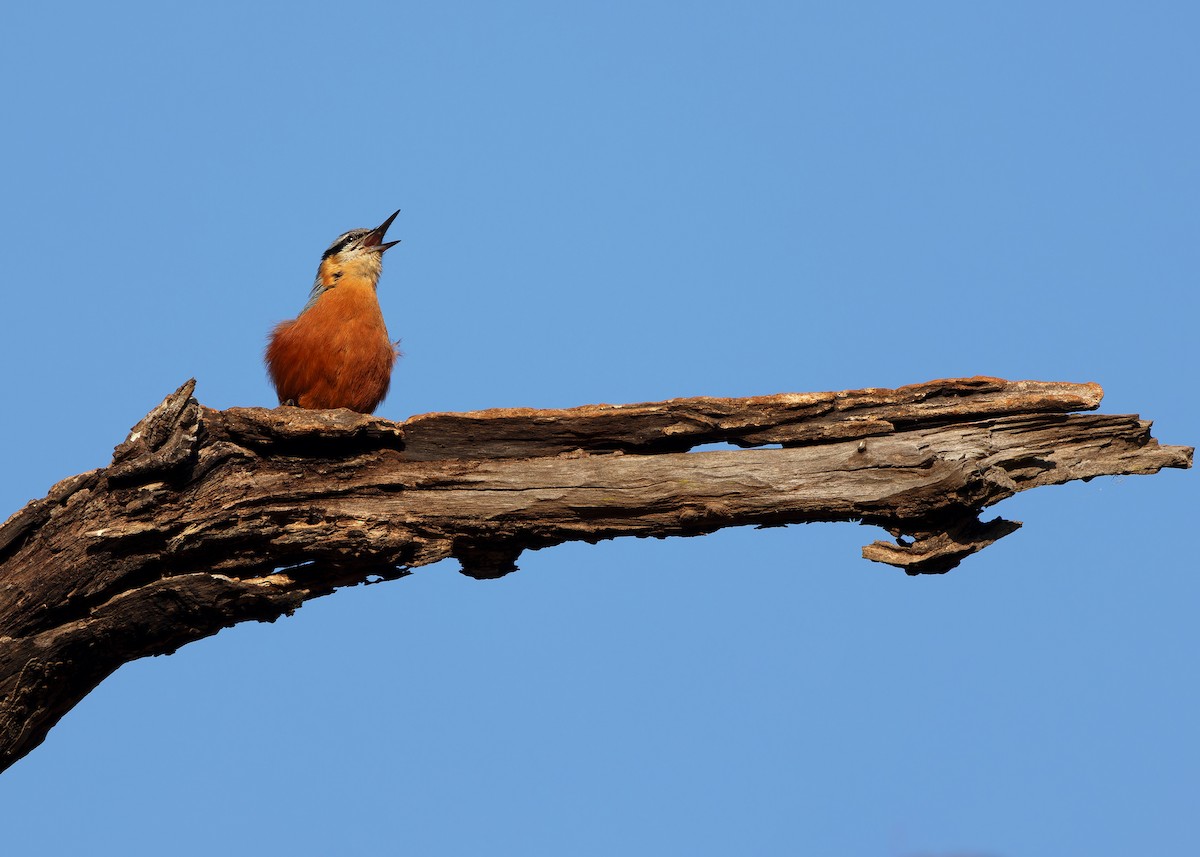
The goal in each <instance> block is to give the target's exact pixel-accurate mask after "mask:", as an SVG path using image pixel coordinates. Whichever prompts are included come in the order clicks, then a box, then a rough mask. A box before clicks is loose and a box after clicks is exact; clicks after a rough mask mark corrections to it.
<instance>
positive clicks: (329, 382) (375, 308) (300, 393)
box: [266, 211, 400, 414]
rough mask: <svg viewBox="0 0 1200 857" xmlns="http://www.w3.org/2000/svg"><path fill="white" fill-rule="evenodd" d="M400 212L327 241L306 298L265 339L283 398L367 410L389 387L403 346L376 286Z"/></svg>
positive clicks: (273, 375)
mask: <svg viewBox="0 0 1200 857" xmlns="http://www.w3.org/2000/svg"><path fill="white" fill-rule="evenodd" d="M399 213H400V212H399V211H396V212H395V213H393V214H392V216H391V217H389V218H388V219H387V220H385V221H383V223H381V224H380V225H379V226H377V227H375V228H374V229H351V230H350V231H349V232H343V233H342V234H341V235H339V236H338V237H337V239H336V240H335V241H334V242H333V243H332V244H330V245H329V249H328V250H326V251H325V253H324V254H323V255H322V256H321V263H320V265H319V266H318V267H317V279H316V282H315V283H313V287H312V292H311V293H310V294H309V296H308V303H306V304H305V305H304V308H303V309H301V310H300V314H299V315H298V316H297V317H296V318H294V319H291V320H289V321H283V322H280V323H279V324H277V325H276V326H275V328H274V329H273V330H272V331H271V334H270V336H269V337H268V340H267V351H266V363H267V372H268V374H270V376H271V382H272V383H273V384H274V386H275V392H276V393H277V394H278V396H279V404H281V405H295V406H298V407H301V408H309V409H323V408H349V409H350V410H352V411H358V412H359V413H362V414H369V413H372V412H374V410H375V409H376V408H377V407H379V403H380V402H382V401H383V399H384V397H385V396H386V395H387V392H388V388H389V387H390V386H391V380H392V367H393V366H394V365H395V363H396V358H397V357H398V356H399V355H400V352H399V350H398V348H397V346H396V343H395V342H393V341H392V340H391V338H390V337H389V336H388V331H387V326H386V325H385V324H384V321H383V311H382V310H381V309H380V308H379V299H378V297H377V296H376V287H377V286H378V284H379V274H380V272H381V271H382V269H383V254H384V252H386V251H387V249H388V248H389V247H394V246H396V245H397V244H399V243H400V242H399V241H384V240H383V238H384V235H386V234H387V230H388V227H389V226H391V225H392V221H393V220H395V219H396V215H397V214H399Z"/></svg>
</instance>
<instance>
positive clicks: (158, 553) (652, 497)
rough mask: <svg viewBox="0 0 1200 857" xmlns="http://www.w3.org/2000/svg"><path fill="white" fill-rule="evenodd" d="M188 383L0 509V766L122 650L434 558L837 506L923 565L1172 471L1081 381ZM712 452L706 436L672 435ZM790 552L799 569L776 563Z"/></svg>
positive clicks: (510, 555) (901, 557) (706, 527)
mask: <svg viewBox="0 0 1200 857" xmlns="http://www.w3.org/2000/svg"><path fill="white" fill-rule="evenodd" d="M193 388H194V382H188V383H187V384H185V385H184V386H183V387H181V388H180V389H179V390H177V391H176V392H175V393H173V394H172V395H171V396H168V397H167V399H166V400H165V401H164V402H163V403H162V404H161V405H159V406H158V407H157V408H155V409H154V410H153V411H151V412H150V414H148V415H147V416H146V417H145V418H144V419H143V420H142V421H141V422H140V423H139V424H138V425H137V426H135V428H134V430H133V431H132V432H131V434H130V436H129V437H128V438H127V439H126V440H125V442H123V443H122V444H121V445H120V446H118V447H117V449H116V451H115V453H114V456H113V462H112V464H111V465H109V466H108V467H106V468H103V469H100V470H95V471H92V472H90V473H84V474H81V475H79V476H73V477H70V478H68V479H64V480H63V481H62V482H59V483H58V484H57V485H55V486H54V487H53V488H52V489H51V490H50V492H49V494H48V495H47V496H46V497H45V498H43V499H41V500H36V501H34V502H32V503H30V504H29V505H27V506H26V507H25V508H24V509H21V510H20V511H19V512H17V513H16V514H15V515H13V516H12V517H11V518H9V519H8V521H7V522H5V523H4V524H3V525H0V584H3V585H2V586H0V769H3V768H4V767H7V766H8V765H11V764H12V763H13V762H14V761H16V760H17V759H19V758H21V757H22V756H23V755H25V754H26V753H28V752H29V751H30V750H31V749H33V748H34V747H36V746H37V745H38V744H39V743H41V741H42V740H43V739H44V737H45V735H46V733H47V731H48V730H49V729H50V727H51V726H52V725H53V724H54V723H55V722H57V720H58V719H59V718H60V717H61V716H62V715H63V714H65V713H66V712H67V711H68V710H69V709H70V708H71V707H72V706H73V705H75V704H76V703H77V702H78V701H79V700H80V699H82V698H83V697H84V696H85V695H86V694H87V693H88V692H89V691H90V690H91V689H92V688H93V687H95V686H96V684H98V683H99V682H100V681H102V680H103V679H104V678H105V677H106V676H108V675H109V674H111V673H112V672H113V671H114V670H115V669H116V668H117V667H119V666H120V665H121V664H123V663H126V662H128V661H131V660H134V659H136V658H139V657H144V656H146V655H154V654H163V653H167V652H171V651H174V650H175V649H176V648H178V647H179V646H182V645H184V644H185V643H188V642H190V641H192V640H196V639H200V638H202V637H206V636H208V635H210V634H214V633H216V632H217V631H218V630H220V629H221V628H224V627H228V626H230V625H233V624H236V623H238V622H244V621H247V620H261V621H272V620H274V619H276V618H278V617H279V616H281V615H285V614H288V613H290V612H291V611H293V610H295V609H296V608H297V607H299V606H300V605H301V604H303V603H304V602H305V601H306V600H308V599H310V598H315V597H318V596H321V595H325V594H328V593H330V592H332V591H334V590H335V589H336V588H338V587H340V586H347V585H353V584H356V583H362V582H364V581H366V580H368V579H370V580H377V579H381V578H382V579H394V578H398V577H402V576H404V575H405V574H408V573H409V570H410V569H411V568H413V567H416V566H420V565H425V564H428V563H432V562H436V561H438V560H441V559H445V558H447V557H455V558H457V559H458V560H459V561H460V562H461V563H462V569H463V572H464V573H466V574H468V575H471V576H472V577H477V578H491V577H499V576H501V575H504V574H506V573H508V572H511V571H513V570H514V569H515V568H516V562H517V559H518V558H519V556H520V554H521V553H522V552H523V551H525V550H527V549H534V548H542V547H548V546H551V545H556V544H561V543H563V542H567V541H586V542H596V541H598V540H600V539H609V538H615V537H618V536H660V537H661V536H695V535H700V534H703V533H708V532H712V531H713V530H717V529H720V528H722V527H731V526H742V525H746V524H753V525H759V526H780V525H784V524H798V523H808V522H814V521H860V522H862V523H864V524H868V525H872V526H878V527H881V528H883V529H884V530H886V531H887V532H889V533H890V534H891V535H892V536H893V537H894V538H893V539H891V540H888V541H876V542H874V543H873V544H870V545H867V546H866V547H865V548H864V549H863V555H864V556H865V557H867V558H868V559H872V560H876V561H879V562H885V563H889V564H891V565H894V566H897V567H900V568H902V569H904V570H905V571H906V572H908V573H910V574H921V573H942V572H945V571H948V570H949V569H951V568H953V567H954V566H956V565H957V564H958V563H959V562H960V561H962V559H964V558H965V557H967V556H969V555H970V554H972V553H974V552H976V551H979V550H981V549H982V548H984V547H986V546H987V545H989V544H991V543H992V542H994V541H996V540H997V539H999V538H1002V537H1003V536H1005V535H1007V534H1009V533H1011V532H1013V531H1014V530H1016V529H1017V528H1018V527H1019V526H1020V524H1019V523H1017V522H1013V521H1005V520H1003V519H1000V518H996V519H993V520H991V521H986V522H984V521H981V520H980V518H979V514H980V512H981V511H982V510H983V509H984V508H986V507H988V506H990V505H992V504H994V503H996V502H998V501H1000V500H1003V499H1004V498H1006V497H1010V496H1012V495H1013V494H1015V493H1016V492H1018V491H1024V490H1026V489H1028V488H1035V487H1038V486H1042V485H1053V484H1058V483H1062V482H1067V481H1070V480H1074V479H1083V480H1087V479H1091V478H1093V477H1095V476H1103V475H1118V474H1146V473H1155V472H1157V471H1158V470H1160V469H1161V468H1164V467H1180V468H1185V467H1189V466H1191V458H1192V450H1191V449H1190V448H1187V447H1182V446H1162V445H1160V444H1159V443H1158V441H1156V440H1155V439H1154V438H1153V437H1151V436H1150V423H1149V422H1145V421H1142V420H1141V419H1139V418H1138V417H1137V416H1109V415H1098V414H1082V413H1077V412H1078V411H1089V410H1093V409H1095V408H1096V407H1097V406H1098V405H1099V403H1100V399H1101V396H1102V391H1101V389H1100V387H1099V386H1097V385H1096V384H1067V383H1056V382H1038V381H1015V382H1014V381H1003V380H1000V379H997V378H965V379H950V380H941V381H932V382H930V383H926V384H914V385H912V386H908V387H901V388H899V389H896V390H890V389H866V390H848V391H843V392H829V393H788V394H781V395H776V396H758V397H753V398H744V399H718V398H691V399H674V400H671V401H667V402H651V403H645V404H635V405H589V406H585V407H580V408H570V409H562V410H535V409H528V408H510V409H498V410H488V411H479V412H476V413H464V414H425V415H422V416H417V417H413V418H412V419H409V420H407V421H406V422H403V423H393V422H389V421H387V420H383V419H380V418H378V417H371V416H364V415H361V414H356V413H352V412H350V411H344V410H340V411H305V410H300V409H297V408H287V407H283V408H276V409H273V410H267V409H262V408H231V409H229V410H226V411H215V410H211V409H209V408H205V407H203V406H201V405H200V404H199V403H197V402H196V400H195V399H194V398H193V397H192V392H193ZM714 443H725V444H728V445H729V446H728V448H725V449H704V450H696V451H693V450H695V448H696V447H699V446H703V445H706V444H714ZM798 562H802V560H798Z"/></svg>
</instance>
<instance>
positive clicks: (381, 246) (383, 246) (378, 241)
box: [362, 209, 400, 253]
mask: <svg viewBox="0 0 1200 857" xmlns="http://www.w3.org/2000/svg"><path fill="white" fill-rule="evenodd" d="M399 213H400V210H399V209H396V211H394V212H393V213H392V216H391V217H389V218H388V219H387V220H385V221H383V223H381V224H379V225H378V226H376V227H375V228H374V229H372V230H371V231H370V232H368V233H367V234H366V235H364V236H363V237H362V246H363V247H371V248H373V249H374V250H375V251H376V252H379V253H382V252H383V251H385V250H387V248H389V247H395V246H396V245H397V244H399V243H400V242H399V241H387V242H385V241H384V240H383V236H384V235H386V234H387V231H388V227H389V226H391V225H392V221H393V220H395V219H396V215H397V214H399Z"/></svg>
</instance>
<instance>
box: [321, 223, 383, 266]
mask: <svg viewBox="0 0 1200 857" xmlns="http://www.w3.org/2000/svg"><path fill="white" fill-rule="evenodd" d="M370 231H371V230H369V229H353V230H351V231H350V232H347V233H346V234H345V235H342V236H341V237H340V238H338V239H337V240H336V241H334V242H333V244H331V245H330V246H329V249H328V250H326V251H325V252H324V253H323V254H322V255H321V259H322V260H324V259H328V258H329V257H330V256H333V255H335V254H337V253H340V252H342V251H343V250H345V249H346V245H347V244H349V243H350V242H351V241H356V240H358V239H359V238H362V237H363V236H364V235H366V234H367V233H368V232H370Z"/></svg>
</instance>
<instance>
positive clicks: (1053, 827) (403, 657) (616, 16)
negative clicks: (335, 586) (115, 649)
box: [0, 2, 1200, 857]
mask: <svg viewBox="0 0 1200 857" xmlns="http://www.w3.org/2000/svg"><path fill="white" fill-rule="evenodd" d="M0 21H2V24H0V31H2V32H3V34H4V35H3V39H4V43H5V45H4V50H3V52H2V53H0V66H2V67H3V74H2V75H0V88H2V90H3V94H4V99H5V104H6V112H5V116H6V123H5V128H6V131H5V133H4V134H3V135H2V136H0V164H3V167H2V168H0V182H2V185H0V242H2V243H0V252H2V253H3V254H4V257H5V258H6V260H7V270H8V271H9V275H8V286H7V288H6V290H5V301H4V306H5V311H4V313H3V314H2V315H0V330H2V332H3V336H0V363H2V365H3V366H4V367H5V368H6V371H5V373H4V376H3V377H4V388H5V394H6V396H5V398H6V405H5V416H6V419H3V420H0V450H3V452H0V473H2V474H3V478H2V479H0V517H3V516H5V515H7V514H8V513H10V512H12V511H15V510H16V509H17V508H19V507H20V506H21V505H22V504H24V503H25V502H26V501H27V500H29V499H31V498H34V497H38V496H41V495H42V494H44V493H45V491H46V489H47V488H48V487H49V486H50V485H51V484H52V483H53V482H55V481H57V480H58V479H60V478H62V477H64V476H67V475H70V474H73V473H77V472H81V471H83V470H87V469H90V468H93V467H98V466H102V465H104V464H105V463H107V461H108V460H109V456H110V454H111V450H112V447H113V446H115V445H116V444H117V443H119V442H120V441H121V440H122V439H123V438H124V436H125V434H126V432H127V431H128V429H129V427H130V426H131V425H132V424H133V423H135V422H136V421H137V420H138V419H139V418H140V417H141V416H142V415H143V414H145V412H146V411H148V410H149V409H150V408H151V407H152V406H154V405H155V404H156V403H157V402H158V401H160V400H161V398H162V397H163V396H165V395H166V394H167V393H169V392H170V391H172V390H174V389H175V388H176V387H177V386H178V385H179V384H180V383H182V382H183V381H184V380H186V379H187V378H189V377H193V376H194V377H196V378H197V379H198V382H199V383H198V389H197V395H198V397H199V398H200V400H201V401H202V402H204V403H205V404H207V405H211V406H214V407H229V406H233V405H270V404H273V396H272V393H271V390H270V387H269V385H268V383H267V380H266V376H265V372H264V370H263V368H262V363H261V353H262V348H263V344H264V338H265V335H266V332H267V330H268V329H269V328H270V327H271V325H272V324H274V323H275V322H277V321H279V320H281V319H283V318H288V317H291V316H293V315H294V314H295V313H296V311H297V310H299V308H300V307H301V305H302V304H303V303H304V300H305V297H306V295H307V292H308V288H309V286H310V284H311V282H312V277H313V274H314V272H315V269H316V264H317V261H318V259H319V256H320V253H321V251H322V250H323V249H324V248H325V247H326V245H327V244H328V243H329V242H330V241H331V240H332V239H333V238H334V237H335V236H336V235H338V234H339V233H341V232H343V231H345V230H347V229H350V228H352V227H358V226H373V225H375V224H377V223H378V222H380V221H381V220H383V218H384V217H386V216H387V215H388V214H389V213H391V212H392V211H393V210H394V209H396V208H401V209H403V211H402V213H401V215H400V217H399V218H398V219H397V221H396V223H395V225H394V226H393V227H392V235H394V237H398V238H401V239H403V242H404V243H403V244H401V245H400V246H399V247H397V248H395V249H394V250H392V251H390V252H389V254H388V256H387V259H386V266H385V270H384V276H383V280H382V282H381V286H380V299H381V302H382V305H383V308H384V312H385V315H386V317H387V319H388V323H389V327H390V329H391V332H392V333H393V335H394V336H396V337H399V338H400V339H401V340H402V347H403V350H404V352H405V356H404V358H403V360H402V361H401V363H400V364H399V367H398V370H397V374H396V375H395V378H394V382H393V388H392V390H393V392H392V394H391V396H390V397H389V399H388V400H387V401H386V402H385V403H384V404H383V406H382V408H381V409H380V414H381V415H383V416H385V417H389V418H394V419H402V418H404V417H407V416H409V415H411V414H415V413H423V412H428V411H435V410H472V409H477V408H483V407H501V406H534V407H555V406H565V405H575V404H584V403H589V402H600V401H605V402H633V401H647V400H656V399H662V398H670V397H676V396H690V395H729V396H741V395H752V394H763V393H773V392H782V391H804V390H829V389H847V388H855V387H865V386H896V385H901V384H905V383H911V382H918V381H925V380H929V379H931V378H937V377H949V376H959V375H975V374H990V375H998V376H1002V377H1007V378H1014V379H1016V378H1036V379H1042V380H1070V381H1097V382H1099V383H1101V384H1102V385H1103V386H1104V388H1105V390H1106V392H1107V397H1106V400H1105V403H1104V405H1103V409H1104V410H1105V411H1108V412H1110V413H1141V414H1142V415H1143V416H1145V417H1147V418H1150V419H1153V420H1155V424H1156V426H1155V433H1156V436H1158V437H1159V438H1160V439H1161V440H1163V442H1168V443H1192V444H1194V443H1195V442H1196V441H1197V440H1198V439H1200V409H1198V407H1197V404H1196V392H1195V391H1196V385H1195V380H1194V379H1195V373H1196V368H1197V356H1196V355H1197V348H1196V340H1197V335H1196V320H1197V309H1198V301H1197V298H1196V271H1197V270H1198V268H1200V250H1198V249H1197V247H1198V244H1197V241H1196V235H1197V234H1198V231H1200V203H1198V200H1200V159H1198V157H1197V152H1200V139H1198V137H1200V120H1198V119H1197V111H1196V103H1197V95H1198V93H1197V89H1198V81H1200V78H1198V71H1200V60H1198V59H1197V52H1196V47H1195V45H1196V33H1197V30H1198V27H1200V11H1197V7H1196V6H1195V5H1194V4H1190V3H1184V2H1173V3H1155V2H1150V3H1143V4H1136V5H1130V4H1118V3H1106V2H1099V3H1096V2H1093V3H1086V4H1085V3H1074V2H1064V3H1050V4H1047V3H1021V2H1018V3H1004V4H982V3H950V2H944V3H925V2H919V3H905V4H899V3H854V4H850V3H823V4H817V3H800V2H792V3H768V2H757V3H749V4H742V5H740V6H738V5H734V4H716V3H687V4H684V3H662V2H641V3H623V2H617V3H604V4H599V3H580V4H567V3H526V2H512V3H505V4H498V3H497V4H492V3H442V4H409V3H394V4H386V3H358V4H354V5H341V4H321V3H294V4H286V5H285V4H278V5H276V4H267V3H262V4H231V3H221V2H217V3H208V4H203V6H201V5H200V4H194V6H193V7H192V8H184V7H182V6H178V7H176V5H175V4H148V3H147V4H129V3H116V4H106V5H103V6H101V5H95V4H78V3H72V2H67V3H63V4H55V5H53V6H48V5H44V4H43V5H38V4H21V5H17V4H9V6H8V7H7V8H6V9H5V10H4V12H3V13H2V17H0ZM1196 486H1197V482H1196V474H1195V473H1194V472H1167V473H1163V474H1160V475H1158V476H1154V477H1148V478H1147V477H1136V478H1135V477H1129V478H1119V479H1100V480H1096V481H1094V482H1092V483H1090V484H1087V485H1082V484H1072V485H1068V486H1064V487H1061V488H1052V489H1042V490H1039V491H1035V492H1031V493H1030V494H1028V495H1024V496H1020V497H1017V498H1013V499H1012V500H1009V501H1006V502H1005V503H1003V504H1001V506H1000V507H998V511H999V512H1000V513H1001V514H1004V515H1006V516H1007V517H1011V518H1015V519H1018V520H1023V521H1025V523H1026V526H1025V527H1024V528H1023V529H1022V530H1020V531H1019V532H1018V533H1016V534H1014V535H1012V536H1010V537H1008V538H1006V539H1004V540H1003V541H1002V542H1001V543H998V544H997V545H995V546H993V547H992V548H989V549H988V550H987V551H985V552H984V553H983V554H981V555H979V556H977V557H975V558H972V559H970V560H969V561H968V562H967V563H966V564H965V565H964V566H962V567H960V568H959V569H958V570H956V571H954V572H952V573H951V574H949V575H946V576H943V577H931V578H916V579H910V578H907V577H905V576H904V575H903V574H902V573H900V572H898V571H895V570H892V569H889V568H886V567H883V566H877V565H874V564H870V563H867V562H865V561H863V560H862V559H860V558H859V555H858V551H859V547H860V546H861V545H862V544H864V543H866V542H868V541H871V540H873V539H875V538H877V537H879V536H880V533H879V532H878V531H874V530H869V529H867V528H863V527H859V526H854V525H850V524H840V525H817V526H807V527H792V528H787V529H783V530H768V531H762V532H756V531H750V530H736V531H729V532H723V533H718V534H714V535H711V536H707V537H704V538H702V539H688V540H682V539H676V540H669V541H644V540H624V541H616V542H608V543H605V544H601V545H596V546H580V545H567V546H562V547H558V548H554V549H550V550H545V551H541V552H537V553H532V554H526V555H525V556H524V557H523V559H522V561H521V563H520V565H521V571H520V572H519V573H517V574H514V575H511V576H509V577H507V578H505V579H503V580H500V581H495V582H476V581H472V580H468V579H466V578H464V577H462V576H461V575H459V574H457V572H456V570H455V567H454V565H453V564H451V563H443V564H440V565H437V566H434V567H430V568H426V569H421V570H419V571H418V572H417V573H416V574H415V575H413V576H412V577H410V578H407V579H405V580H403V581H398V582H395V583H392V584H387V585H381V586H372V587H365V588H358V589H353V590H348V591H343V592H340V593H337V594H335V595H334V596H332V597H329V598H325V599H321V600H319V601H316V602H312V603H310V604H309V605H307V606H305V607H304V608H303V609H301V610H300V611H299V612H298V613H297V614H296V615H295V616H294V617H291V618H288V619H284V620H280V621H278V622H276V623H274V624H272V625H244V626H240V627H238V628H234V629H231V630H228V631H225V632H222V633H221V634H220V635H218V636H216V637H214V638H211V639H208V640H205V641H202V642H199V643H196V644H193V645H191V646H188V647H186V648H184V649H183V650H181V651H180V652H178V653H177V654H175V655H173V656H171V657H163V658H153V659H148V660H144V661H141V662H138V663H134V664H131V665H128V666H126V667H125V668H123V669H122V670H120V671H119V672H118V673H117V674H116V675H115V676H113V677H112V678H111V679H109V680H108V681H107V682H105V683H104V684H103V685H102V686H101V687H100V688H99V689H98V690H97V691H95V692H94V693H93V694H92V695H90V696H89V697H88V698H87V699H86V700H85V701H84V702H83V703H82V704H81V705H79V706H78V707H77V708H76V709H75V710H74V711H72V712H71V713H70V714H69V715H68V716H67V717H66V718H65V719H64V720H63V721H62V722H61V723H60V724H59V725H58V726H57V727H56V728H55V729H54V730H53V732H52V733H51V734H50V737H49V739H48V740H47V741H46V743H45V744H44V745H43V746H42V747H41V748H39V749H38V750H36V751H34V753H33V754H31V755H30V756H29V757H27V758H26V759H24V760H23V761H21V762H20V763H18V764H17V765H16V766H15V767H14V768H12V769H11V770H10V771H8V772H7V773H5V774H4V775H3V776H0V822H2V824H3V827H4V830H5V852H6V853H13V854H27V853H41V854H78V853H83V852H85V851H86V853H90V854H97V855H104V854H122V855H141V854H146V855H150V854H154V855H157V854H163V853H172V854H179V855H190V854H197V855H200V854H210V853H213V852H214V851H216V850H218V849H219V850H220V851H221V852H222V853H228V854H259V853H283V854H293V855H307V854H313V855H318V854H330V853H412V854H423V855H471V854H480V853H503V854H522V855H536V854H554V855H559V854H571V855H593V854H595V855H609V854H615V853H616V854H689V855H703V854H714V855H715V854H732V853H742V854H747V853H749V854H831V855H850V857H854V855H864V857H866V855H892V856H893V857H918V855H921V857H934V855H946V857H949V855H959V857H963V855H974V857H983V855H991V857H1002V855H1014V856H1015V855H1022V857H1039V855H1047V857H1048V855H1062V854H1088V855H1090V857H1103V855H1128V854H1135V853H1140V854H1155V853H1159V854H1165V853H1171V854H1186V853H1197V852H1198V851H1200V826H1197V824H1196V821H1195V819H1196V810H1197V804H1198V789H1200V783H1198V782H1197V771H1198V770H1200V742H1198V740H1197V737H1196V731H1195V724H1196V723H1197V722H1200V691H1198V690H1197V683H1196V681H1195V664H1196V652H1197V650H1198V647H1200V629H1198V626H1197V623H1196V615H1197V612H1196V608H1197V605H1198V595H1200V582H1198V578H1197V574H1196V571H1197V569H1196V561H1195V551H1194V546H1193V544H1192V538H1191V536H1192V533H1193V531H1194V527H1195V513H1196V511H1197V489H1196ZM48 573H49V572H48Z"/></svg>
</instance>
